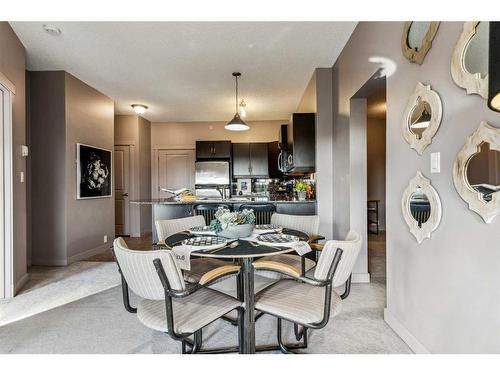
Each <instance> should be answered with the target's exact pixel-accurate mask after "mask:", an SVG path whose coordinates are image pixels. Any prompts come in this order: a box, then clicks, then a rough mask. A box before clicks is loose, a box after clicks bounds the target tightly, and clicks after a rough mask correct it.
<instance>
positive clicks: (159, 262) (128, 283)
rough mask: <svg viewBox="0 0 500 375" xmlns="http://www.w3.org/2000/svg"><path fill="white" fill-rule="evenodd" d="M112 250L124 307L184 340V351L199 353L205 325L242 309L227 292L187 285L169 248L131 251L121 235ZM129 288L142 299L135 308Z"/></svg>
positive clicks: (148, 323)
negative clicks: (131, 302)
mask: <svg viewBox="0 0 500 375" xmlns="http://www.w3.org/2000/svg"><path fill="white" fill-rule="evenodd" d="M113 252H114V256H115V259H116V261H117V263H118V268H119V271H120V274H121V277H122V291H123V303H124V305H125V309H126V310H127V311H129V312H131V313H137V318H138V319H139V320H140V321H141V323H142V324H144V325H145V326H147V327H149V328H151V329H153V330H156V331H160V332H167V333H168V334H169V335H170V337H171V338H173V339H174V340H178V341H181V343H182V353H183V354H184V353H196V352H200V350H201V346H202V329H203V327H205V326H207V325H208V324H210V323H212V322H213V321H215V320H217V319H218V318H220V317H222V316H223V315H224V314H227V313H228V312H230V311H232V310H235V309H240V308H241V302H240V301H238V300H237V299H235V298H232V297H230V296H228V295H225V294H223V293H220V292H217V291H215V290H212V289H209V288H205V287H204V286H203V285H201V284H188V285H186V284H185V282H184V279H183V277H182V273H181V271H180V269H179V267H178V265H177V262H176V261H175V258H174V256H173V255H172V252H171V251H170V250H150V251H149V250H146V251H136V250H131V249H129V248H128V247H127V245H126V243H125V241H123V239H122V238H121V237H120V238H117V239H116V240H115V241H114V244H113ZM209 281H211V280H207V282H209ZM129 287H130V289H131V290H132V291H133V292H134V294H136V295H137V296H138V297H140V298H141V300H140V301H139V303H138V305H137V307H136V308H134V307H132V306H131V305H130V299H129V291H128V288H129ZM192 335H193V336H194V337H193V339H192V340H191V339H190V338H189V337H190V336H192ZM188 349H189V350H188Z"/></svg>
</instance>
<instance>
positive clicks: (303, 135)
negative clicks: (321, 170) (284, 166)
mask: <svg viewBox="0 0 500 375" xmlns="http://www.w3.org/2000/svg"><path fill="white" fill-rule="evenodd" d="M287 133H288V134H287V138H288V153H290V154H292V163H291V164H292V165H291V169H290V173H313V172H315V170H316V114H315V113H294V114H293V115H292V117H291V119H290V123H289V124H288V131H287Z"/></svg>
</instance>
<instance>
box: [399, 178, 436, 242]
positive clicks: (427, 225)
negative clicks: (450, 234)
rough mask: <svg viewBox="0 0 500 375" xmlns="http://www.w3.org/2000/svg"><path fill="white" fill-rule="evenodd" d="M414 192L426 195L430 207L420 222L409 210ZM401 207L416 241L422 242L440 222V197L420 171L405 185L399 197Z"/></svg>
mask: <svg viewBox="0 0 500 375" xmlns="http://www.w3.org/2000/svg"><path fill="white" fill-rule="evenodd" d="M415 192H419V193H420V194H422V195H425V196H426V197H427V200H428V202H429V208H430V212H428V213H427V216H426V220H425V221H424V222H421V223H420V224H419V222H418V221H417V220H416V219H415V218H414V216H413V214H412V212H411V205H410V201H411V199H412V196H413V194H414V193H415ZM401 208H402V210H403V217H404V219H405V221H406V224H408V227H409V228H410V232H411V234H413V235H414V236H415V238H416V239H417V242H418V243H422V241H423V240H424V239H426V238H430V237H431V233H432V232H434V231H435V230H436V228H437V227H438V226H439V223H440V222H441V213H442V209H441V199H439V195H438V193H437V191H436V190H435V189H434V188H433V187H432V185H431V181H430V180H429V179H428V178H426V177H424V175H422V173H421V172H420V171H418V172H417V174H416V175H415V177H413V178H412V179H411V180H410V183H409V184H408V186H407V187H406V189H405V191H404V193H403V198H402V199H401Z"/></svg>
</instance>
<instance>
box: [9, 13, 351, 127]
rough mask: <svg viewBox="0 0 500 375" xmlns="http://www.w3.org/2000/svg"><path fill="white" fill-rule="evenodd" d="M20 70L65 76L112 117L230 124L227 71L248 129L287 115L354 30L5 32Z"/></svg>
mask: <svg viewBox="0 0 500 375" xmlns="http://www.w3.org/2000/svg"><path fill="white" fill-rule="evenodd" d="M11 25H12V27H13V29H14V31H15V32H16V34H17V35H18V36H19V38H20V39H21V41H22V43H23V44H24V46H25V47H26V50H27V54H28V69H29V70H66V71H67V72H69V73H71V74H73V75H75V76H76V77H78V78H79V79H81V80H82V81H84V82H86V83H87V84H89V85H91V86H93V87H95V88H96V89H97V90H99V91H101V92H102V93H104V94H106V95H108V96H109V97H111V98H113V99H114V100H115V102H116V110H117V113H121V114H126V113H132V110H131V108H130V104H132V103H144V104H146V105H148V106H149V108H150V109H149V110H148V111H147V112H146V114H145V115H144V117H146V118H147V119H149V120H150V121H153V122H163V121H224V120H230V119H231V118H232V116H233V114H234V78H233V77H232V76H231V73H232V72H233V71H240V72H241V73H242V74H243V75H242V77H241V79H240V97H242V98H244V99H245V101H246V102H247V112H248V117H247V119H248V120H282V119H287V118H288V116H289V114H290V113H292V112H293V111H294V110H295V109H296V107H297V105H298V103H299V101H300V98H301V96H302V93H303V92H304V90H305V88H306V86H307V83H308V81H309V79H310V78H311V75H312V73H313V70H314V69H315V68H316V67H329V66H331V65H333V63H334V62H335V60H336V59H337V57H338V55H339V54H340V52H341V50H342V48H343V47H344V45H345V44H346V42H347V40H348V39H349V37H350V35H351V33H352V31H353V30H354V28H355V26H356V23H355V22H234V23H233V22H231V23H223V22H205V23H203V22H154V23H153V22H150V23H146V22H121V23H120V22H53V23H50V25H53V26H56V27H59V28H60V29H61V31H62V34H61V35H59V36H57V37H54V36H52V35H49V34H48V33H46V32H45V31H44V30H43V28H42V25H43V23H40V22H12V23H11Z"/></svg>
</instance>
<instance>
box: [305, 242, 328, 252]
mask: <svg viewBox="0 0 500 375" xmlns="http://www.w3.org/2000/svg"><path fill="white" fill-rule="evenodd" d="M309 246H311V249H313V250H316V251H321V250H323V248H324V247H325V245H324V244H321V243H310V244H309Z"/></svg>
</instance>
